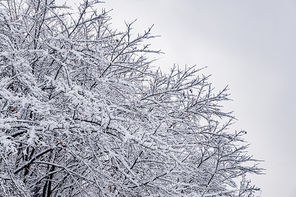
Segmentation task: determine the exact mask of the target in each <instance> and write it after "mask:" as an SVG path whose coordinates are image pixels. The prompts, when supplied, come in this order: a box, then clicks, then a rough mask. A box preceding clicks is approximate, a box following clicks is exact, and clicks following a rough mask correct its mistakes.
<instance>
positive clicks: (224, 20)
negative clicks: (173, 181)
mask: <svg viewBox="0 0 296 197" xmlns="http://www.w3.org/2000/svg"><path fill="white" fill-rule="evenodd" d="M75 1H77V0H75ZM101 7H102V8H103V7H104V8H106V9H107V10H109V9H113V11H112V12H111V13H110V15H111V17H112V18H113V20H112V23H113V27H114V28H117V29H121V30H124V21H127V22H132V21H133V20H134V19H137V22H136V23H135V34H136V33H138V32H143V30H146V29H147V27H149V26H151V25H153V24H154V28H153V31H152V33H153V34H157V35H161V38H157V39H155V40H151V42H150V43H152V48H153V49H161V50H162V51H164V52H165V53H166V54H165V55H164V56H162V58H161V59H160V60H159V61H158V62H156V63H154V65H155V66H157V67H158V66H160V67H161V68H162V69H163V70H168V69H169V68H170V67H172V66H173V64H174V63H178V64H179V65H180V67H183V66H184V65H185V64H187V65H188V66H191V65H194V64H197V65H198V66H199V67H204V66H208V68H207V69H205V70H204V71H203V72H204V73H205V74H212V77H211V78H210V80H211V81H212V82H213V86H215V87H216V88H217V90H218V89H222V88H224V87H225V86H226V85H229V88H230V91H229V92H230V93H231V98H232V99H233V100H234V101H233V102H230V103H226V104H225V109H226V110H234V115H235V116H236V117H237V119H238V120H239V121H238V122H237V123H236V124H234V125H233V127H232V129H234V130H241V129H244V130H246V131H248V135H247V136H246V140H247V141H248V142H249V143H250V144H251V146H250V149H249V154H251V155H254V158H256V159H262V160H265V162H264V163H262V164H261V167H263V168H266V175H262V176H254V177H253V176H252V177H251V178H252V183H254V184H256V185H257V186H259V187H261V188H262V195H261V197H273V196H274V197H295V196H296V178H295V177H296V167H295V166H296V154H295V150H296V142H295V140H296V121H295V119H296V115H295V112H296V104H295V102H296V91H295V89H296V88H295V84H296V77H295V74H296V66H295V65H294V64H295V62H296V61H295V60H296V1H295V0H280V1H279V0H248V1H240V0H224V1H221V0H207V1H206V0H183V1H180V0H178V1H177V0H149V1H144V0H105V4H102V5H101Z"/></svg>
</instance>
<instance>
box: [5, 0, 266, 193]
mask: <svg viewBox="0 0 296 197" xmlns="http://www.w3.org/2000/svg"><path fill="white" fill-rule="evenodd" d="M98 3H100V2H99V1H90V0H84V1H83V2H82V3H81V4H80V6H79V7H78V9H77V11H73V10H72V9H71V8H70V7H67V6H66V5H58V4H56V2H55V0H23V1H22V0H7V1H1V2H0V109H1V112H0V195H1V196H35V197H37V196H42V197H49V196H122V197H123V196H200V197H206V196H225V197H226V196H229V197H230V196H235V197H247V196H248V197H249V196H254V194H255V192H256V191H259V189H258V188H257V187H255V186H252V185H251V184H250V181H248V180H247V179H246V174H248V173H255V174H260V173H261V172H262V169H260V168H259V167H257V164H256V163H257V162H256V160H255V159H253V158H252V157H251V156H249V155H248V154H247V152H246V148H247V147H248V144H246V143H245V142H244V139H243V136H244V135H245V131H238V132H234V131H230V129H228V127H229V125H231V124H232V123H233V121H234V120H235V118H234V116H233V115H232V113H228V112H224V111H223V110H222V106H221V102H222V101H227V100H229V98H228V96H229V95H228V93H227V88H225V89H223V90H222V91H220V92H217V93H215V92H214V90H213V87H212V84H211V83H210V82H209V76H204V75H202V74H201V69H198V68H196V67H195V66H192V67H188V68H185V69H183V70H182V69H180V68H178V67H176V66H174V67H172V69H171V72H170V73H162V72H161V70H160V69H157V70H153V69H151V63H152V62H153V61H152V60H150V59H149V58H148V57H147V54H149V53H160V51H158V50H152V49H150V48H149V45H147V44H145V43H146V40H148V39H151V38H154V37H155V36H153V35H151V28H148V29H147V30H146V31H144V32H143V33H142V34H137V35H134V34H133V32H132V23H127V24H126V30H125V31H123V32H120V31H117V30H113V29H112V28H111V27H110V17H109V15H108V12H106V11H105V10H103V11H102V12H98V11H97V10H96V7H95V5H97V4H98ZM250 162H251V163H250Z"/></svg>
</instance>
